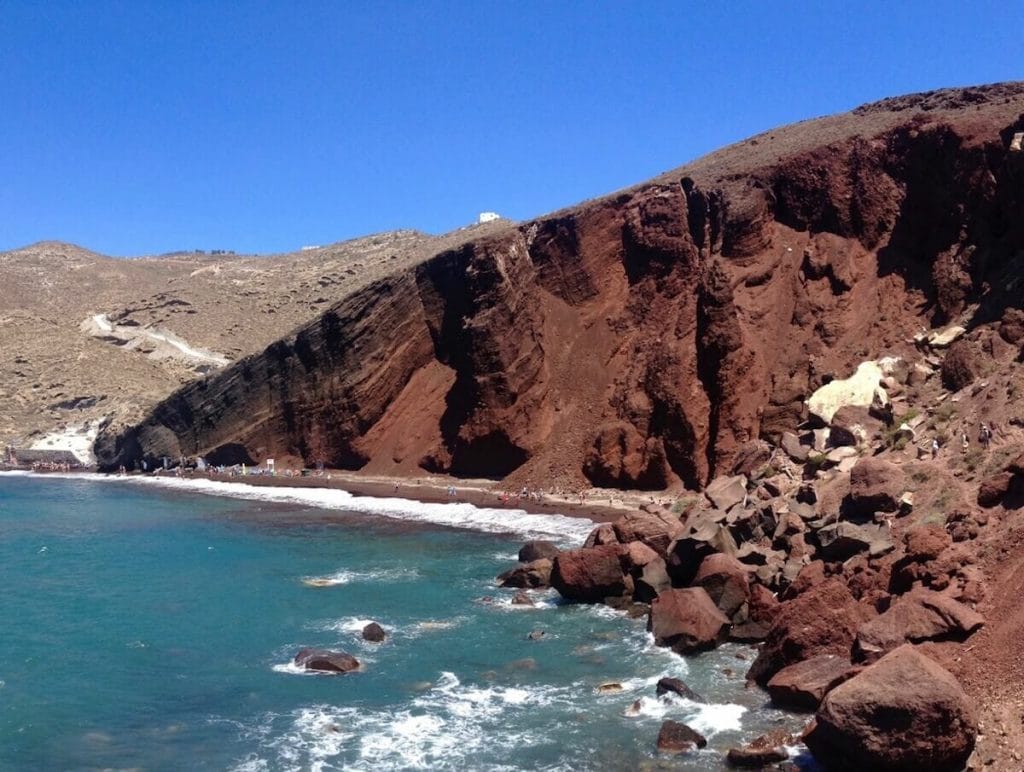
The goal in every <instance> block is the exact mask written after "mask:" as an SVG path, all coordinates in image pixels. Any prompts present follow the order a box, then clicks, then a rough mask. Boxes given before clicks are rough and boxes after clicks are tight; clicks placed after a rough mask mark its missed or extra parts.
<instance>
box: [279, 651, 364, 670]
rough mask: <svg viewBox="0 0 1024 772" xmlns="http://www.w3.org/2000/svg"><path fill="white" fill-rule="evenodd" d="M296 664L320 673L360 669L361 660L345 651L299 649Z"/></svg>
mask: <svg viewBox="0 0 1024 772" xmlns="http://www.w3.org/2000/svg"><path fill="white" fill-rule="evenodd" d="M295 664H296V665H298V666H299V667H303V668H305V669H306V670H316V671H317V672H320V673H350V672H352V671H353V670H358V669H359V660H357V659H356V658H355V657H353V656H352V655H351V654H346V653H345V652H343V651H330V650H328V649H299V653H298V654H296V655H295Z"/></svg>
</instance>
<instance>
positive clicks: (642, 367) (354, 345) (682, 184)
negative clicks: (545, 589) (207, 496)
mask: <svg viewBox="0 0 1024 772" xmlns="http://www.w3.org/2000/svg"><path fill="white" fill-rule="evenodd" d="M1022 129H1024V85H1021V84H1007V85H1000V86H991V87H985V88H978V89H967V90H950V91H943V92H933V93H929V94H923V95H916V96H911V97H901V98H898V99H894V100H886V101H885V102H881V103H877V104H875V105H868V106H866V107H863V108H859V109H858V110H855V111H854V112H852V113H849V114H846V115H842V116H834V117H830V118H825V119H820V120H817V121H808V122H805V123H801V124H796V125H794V126H791V127H787V128H784V129H779V130H776V131H773V132H769V133H767V134H765V135H761V136H759V137H755V138H752V139H751V140H748V141H747V142H744V143H740V144H738V145H734V146H732V147H730V148H726V149H724V150H722V151H719V152H718V153H715V154H712V155H711V156H708V157H706V158H703V159H700V160H699V161H697V162H694V163H693V164H690V165H688V166H686V167H683V168H682V169H679V170H676V171H674V172H672V173H669V174H666V175H663V176H662V177H659V178H658V179H656V180H654V181H652V182H650V183H647V184H644V185H641V186H638V187H636V188H633V189H630V190H627V191H624V192H620V193H617V194H614V195H612V196H609V197H606V198H603V199H599V200H596V201H593V202H588V203H586V204H583V205H580V206H578V207H575V208H573V209H569V210H565V211H562V212H558V213H554V214H552V215H549V216H546V217H543V218H540V219H538V220H535V221H532V222H528V223H525V224H522V225H518V226H512V225H506V226H505V227H503V228H497V229H494V230H491V231H488V232H487V234H486V235H484V236H482V237H480V238H470V239H469V240H468V241H466V242H465V243H463V244H461V245H457V246H455V247H453V248H451V249H447V250H445V251H442V252H440V253H438V254H435V255H434V256H432V257H429V258H427V259H425V260H423V261H422V262H420V263H418V264H416V265H412V266H406V267H403V268H400V269H399V270H396V271H395V272H393V273H392V274H391V275H389V276H386V277H384V278H381V279H379V280H377V281H375V282H373V283H372V284H369V285H368V286H364V287H362V288H360V289H358V290H357V291H355V292H354V293H352V294H350V295H349V296H347V297H345V298H344V299H343V300H341V301H339V302H337V303H335V304H334V305H333V306H332V307H331V308H330V309H329V310H328V311H326V312H325V313H324V314H323V315H321V316H320V317H319V318H318V319H317V320H315V321H314V322H312V323H310V324H307V325H305V326H303V327H301V328H299V329H297V330H296V331H294V333H293V334H291V335H289V336H288V337H287V338H284V339H282V340H280V341H278V342H276V343H274V344H272V345H270V346H269V347H267V348H266V350H264V351H263V352H262V353H259V354H255V355H252V356H249V357H246V358H245V359H242V360H240V361H238V362H237V363H235V364H233V365H232V366H230V367H229V368H227V369H226V370H224V371H223V372H221V373H218V374H216V375H213V376H211V377H208V378H206V379H204V380H202V381H198V382H195V383H192V384H189V385H187V386H186V387H184V388H183V389H181V390H180V391H178V392H177V393H175V394H174V395H173V396H171V397H170V398H169V399H167V400H165V401H164V402H163V403H161V404H160V405H159V406H158V407H157V408H156V409H155V410H154V411H153V412H152V413H151V415H149V417H148V418H147V419H146V420H145V421H143V422H142V423H140V424H138V425H137V426H135V427H132V428H131V429H129V430H128V431H125V432H120V433H113V432H108V433H107V434H104V435H101V437H100V439H99V441H98V442H97V453H98V455H99V458H100V460H101V463H103V464H104V465H106V466H107V467H116V466H118V465H120V464H126V465H129V466H131V465H133V464H135V463H136V462H138V461H140V460H141V459H143V458H148V459H150V460H154V459H156V458H159V457H160V456H164V455H167V456H171V457H174V458H177V457H178V456H181V455H187V456H193V455H204V456H206V457H207V458H209V459H211V460H212V461H214V462H234V461H242V460H245V461H249V462H255V461H259V460H261V459H262V458H264V457H282V458H292V459H296V458H301V459H302V460H303V461H304V462H306V463H316V462H324V463H326V464H327V465H329V466H334V467H341V468H347V469H366V470H368V471H374V472H392V473H410V472H413V471H415V470H417V469H425V470H428V471H432V472H442V473H448V474H452V475H456V476H471V477H491V478H500V479H505V478H509V477H511V478H512V479H513V480H515V481H519V480H522V481H526V480H527V479H532V480H534V481H537V480H551V481H559V482H562V483H565V482H569V483H577V484H583V483H584V482H585V481H589V483H591V484H594V485H597V486H609V487H622V488H645V489H647V488H649V489H659V488H664V487H666V486H669V485H673V484H678V483H680V482H681V483H684V484H685V485H687V486H689V487H699V486H701V485H702V484H704V483H706V482H707V481H708V480H709V479H710V478H711V477H713V476H714V475H715V474H717V473H721V472H723V471H728V468H729V467H730V464H731V461H732V458H733V456H734V454H735V451H736V449H737V448H738V446H739V445H740V444H742V443H743V442H744V441H746V440H748V439H753V438H756V437H758V436H762V435H764V436H775V435H776V434H777V433H778V432H779V431H781V430H782V428H784V427H785V428H788V427H791V426H793V425H795V424H796V423H797V422H799V421H800V419H801V417H802V415H803V411H804V409H805V408H804V399H805V397H806V396H807V395H808V394H809V393H810V392H811V391H812V390H813V389H815V388H816V387H817V386H819V385H821V383H823V382H824V380H826V379H827V378H829V377H830V376H833V375H838V376H842V375H844V374H846V373H848V372H850V371H852V369H853V368H854V366H855V365H856V363H857V362H859V361H861V360H863V359H865V358H868V357H874V356H880V355H885V354H899V353H900V351H901V350H902V349H904V348H906V347H907V346H908V345H909V344H908V339H909V338H910V337H911V336H912V335H913V334H914V333H915V332H917V331H918V330H919V329H920V328H921V326H922V325H923V326H930V325H932V324H937V323H944V322H946V321H948V320H951V319H960V320H962V321H965V322H966V323H967V324H968V326H969V325H970V323H972V322H975V323H977V322H981V321H986V320H991V319H995V318H998V317H1000V316H1001V315H1002V313H1003V310H1004V309H1005V308H1006V307H1007V306H1008V305H1014V306H1019V305H1020V304H1021V288H1020V286H1019V285H1018V284H1017V283H1016V282H1017V278H1016V277H1017V276H1018V275H1019V273H1020V271H1021V269H1022V268H1024V258H1022V255H1024V251H1022V250H1024V217H1022V215H1024V209H1022V205H1024V153H1021V152H1019V151H1016V150H1012V149H1011V146H1012V145H1013V137H1014V134H1015V133H1016V132H1018V131H1020V130H1022Z"/></svg>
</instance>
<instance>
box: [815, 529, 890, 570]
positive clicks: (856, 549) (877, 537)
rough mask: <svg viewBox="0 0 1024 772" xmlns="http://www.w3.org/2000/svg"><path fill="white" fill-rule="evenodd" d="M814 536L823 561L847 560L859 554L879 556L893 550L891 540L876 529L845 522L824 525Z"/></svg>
mask: <svg viewBox="0 0 1024 772" xmlns="http://www.w3.org/2000/svg"><path fill="white" fill-rule="evenodd" d="M816 536H817V539H818V544H819V546H820V548H821V549H820V551H821V556H822V557H823V558H824V559H825V560H847V559H848V558H851V557H853V556H854V555H857V554H859V553H861V552H868V553H871V554H873V555H876V556H880V555H883V554H885V553H887V552H891V551H892V550H893V549H894V545H893V543H892V540H891V539H890V538H889V537H888V536H887V535H886V534H884V533H883V532H882V531H881V529H879V528H878V527H873V526H866V525H856V524H855V523H849V522H846V521H845V520H841V521H840V522H838V523H833V524H832V525H826V526H825V527H824V528H821V529H820V530H818V532H817V534H816Z"/></svg>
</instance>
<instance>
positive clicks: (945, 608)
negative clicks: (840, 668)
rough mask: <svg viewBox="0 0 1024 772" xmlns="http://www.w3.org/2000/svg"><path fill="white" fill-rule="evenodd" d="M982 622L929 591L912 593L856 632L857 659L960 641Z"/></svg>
mask: <svg viewBox="0 0 1024 772" xmlns="http://www.w3.org/2000/svg"><path fill="white" fill-rule="evenodd" d="M984 623H985V620H984V618H983V617H982V616H981V614H979V613H978V612H976V611H974V610H973V609H971V608H970V607H968V606H965V605H964V604H963V603H960V602H958V601H955V600H953V599H952V598H950V597H948V596H946V595H940V594H939V593H937V592H933V591H931V590H914V591H913V592H911V593H908V594H907V595H903V596H901V597H899V598H897V599H896V601H895V602H894V603H893V604H892V605H891V606H890V607H889V609H888V610H887V611H886V612H885V613H883V614H881V615H879V616H877V617H875V618H874V619H872V620H870V621H868V622H865V623H864V624H863V625H861V627H860V629H859V630H858V631H857V641H856V644H855V647H854V652H855V655H856V657H857V659H859V660H862V661H865V662H873V661H874V660H876V659H878V658H879V657H881V656H882V655H884V654H886V653H887V652H889V651H892V650H893V649H896V648H898V647H899V646H902V645H903V644H904V643H919V642H921V641H934V640H950V639H953V640H959V641H962V640H964V639H965V638H967V637H968V636H969V635H970V634H971V633H973V632H974V631H975V630H977V629H978V628H979V627H981V626H982V625H983V624H984Z"/></svg>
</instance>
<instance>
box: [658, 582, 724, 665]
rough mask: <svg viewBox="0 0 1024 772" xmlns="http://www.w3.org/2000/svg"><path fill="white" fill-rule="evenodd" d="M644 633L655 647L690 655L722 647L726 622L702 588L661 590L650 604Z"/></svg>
mask: <svg viewBox="0 0 1024 772" xmlns="http://www.w3.org/2000/svg"><path fill="white" fill-rule="evenodd" d="M647 629H648V630H650V631H651V632H652V633H654V642H655V643H656V644H658V645H659V646H668V647H671V648H672V650H673V651H676V652H678V653H679V654H690V653H693V652H697V651H704V650H706V649H713V648H715V646H717V645H718V644H720V643H722V642H723V641H724V640H725V638H726V636H727V635H728V633H729V618H728V617H727V616H725V614H723V613H722V612H721V611H719V610H718V607H717V606H716V605H715V602H714V601H713V600H711V598H710V596H709V595H708V594H707V592H705V591H704V588H703V587H688V588H686V589H682V590H665V591H664V592H662V593H661V594H660V595H658V597H657V598H655V599H654V600H653V601H652V602H651V615H650V617H649V618H648V621H647Z"/></svg>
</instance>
